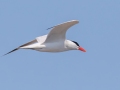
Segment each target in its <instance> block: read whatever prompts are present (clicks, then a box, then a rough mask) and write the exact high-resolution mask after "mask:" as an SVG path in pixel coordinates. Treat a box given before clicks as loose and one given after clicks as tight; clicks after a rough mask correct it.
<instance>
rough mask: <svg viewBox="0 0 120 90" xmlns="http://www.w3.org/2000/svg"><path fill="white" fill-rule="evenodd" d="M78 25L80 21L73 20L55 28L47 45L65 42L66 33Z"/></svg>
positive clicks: (48, 37)
mask: <svg viewBox="0 0 120 90" xmlns="http://www.w3.org/2000/svg"><path fill="white" fill-rule="evenodd" d="M77 23H79V21H78V20H71V21H68V22H65V23H62V24H59V25H57V26H54V27H53V29H52V30H51V31H50V32H49V34H48V36H47V38H46V40H45V43H49V42H57V41H64V40H65V39H66V31H67V30H68V29H69V28H70V27H72V26H73V25H75V24H77Z"/></svg>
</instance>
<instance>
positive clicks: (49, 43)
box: [3, 20, 86, 56]
mask: <svg viewBox="0 0 120 90" xmlns="http://www.w3.org/2000/svg"><path fill="white" fill-rule="evenodd" d="M78 23H79V21H78V20H70V21H67V22H64V23H61V24H58V25H56V26H53V27H51V28H52V29H51V28H48V29H51V31H50V32H49V33H48V34H47V35H43V36H39V37H36V38H35V39H34V40H32V41H29V42H27V43H25V44H23V45H21V46H19V47H17V48H15V49H13V50H11V51H10V52H8V53H6V54H4V55H7V54H10V53H12V52H14V51H17V50H19V49H31V50H36V51H40V52H64V51H69V50H80V51H83V52H86V50H85V49H84V48H82V47H81V46H80V45H79V44H78V43H77V42H76V41H74V40H67V39H66V32H67V30H68V29H69V28H70V27H72V26H73V25H75V24H78ZM4 55H3V56H4Z"/></svg>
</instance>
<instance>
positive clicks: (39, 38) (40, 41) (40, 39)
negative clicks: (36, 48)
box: [36, 35, 47, 44]
mask: <svg viewBox="0 0 120 90" xmlns="http://www.w3.org/2000/svg"><path fill="white" fill-rule="evenodd" d="M46 38H47V35H43V36H39V37H37V38H36V39H37V41H38V42H39V44H42V43H43V42H45V40H46Z"/></svg>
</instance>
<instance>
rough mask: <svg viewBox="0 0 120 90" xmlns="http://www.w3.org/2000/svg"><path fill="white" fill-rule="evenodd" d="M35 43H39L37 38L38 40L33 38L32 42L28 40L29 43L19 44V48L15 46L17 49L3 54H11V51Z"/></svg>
mask: <svg viewBox="0 0 120 90" xmlns="http://www.w3.org/2000/svg"><path fill="white" fill-rule="evenodd" d="M34 43H37V40H36V39H35V40H32V41H30V42H28V43H25V44H23V45H21V46H19V47H18V48H15V49H13V50H11V51H10V52H8V53H6V54H4V55H3V56H5V55H7V54H10V53H12V52H14V51H16V50H18V49H20V48H21V47H24V46H27V45H30V44H34Z"/></svg>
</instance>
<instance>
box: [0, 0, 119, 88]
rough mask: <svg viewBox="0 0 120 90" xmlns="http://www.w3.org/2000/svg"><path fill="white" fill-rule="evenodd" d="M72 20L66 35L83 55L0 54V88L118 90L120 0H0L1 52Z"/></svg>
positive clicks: (24, 51) (33, 52)
mask: <svg viewBox="0 0 120 90" xmlns="http://www.w3.org/2000/svg"><path fill="white" fill-rule="evenodd" d="M73 19H76V20H79V21H80V23H79V24H77V25H75V26H73V27H72V28H70V30H68V32H67V38H68V39H70V40H75V41H77V42H78V43H79V44H80V45H81V46H82V47H84V48H85V49H86V50H87V52H86V53H83V52H80V51H68V52H62V53H45V52H44V53H42V52H37V51H33V50H19V51H16V52H14V53H11V54H9V55H7V56H4V57H1V58H0V90H120V0H0V42H1V52H0V54H1V55H3V54H5V53H6V52H8V51H10V50H12V49H14V48H16V47H17V46H19V45H21V44H24V43H26V42H28V41H30V40H32V39H34V38H36V37H37V36H40V35H44V34H47V33H48V32H49V31H50V30H46V29H47V28H49V27H51V26H54V25H57V24H60V23H62V22H66V21H69V20H73Z"/></svg>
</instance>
